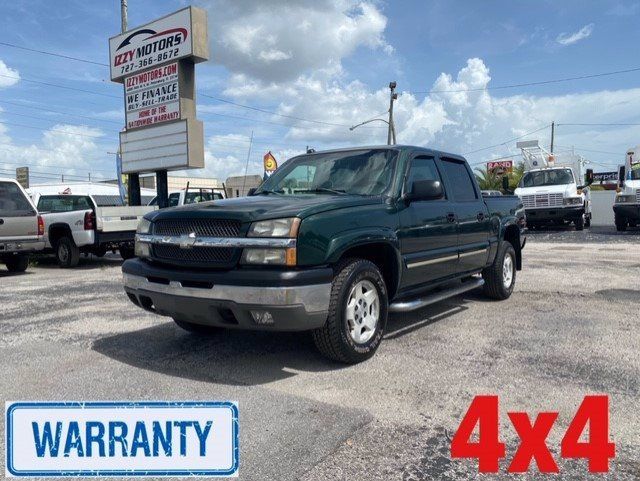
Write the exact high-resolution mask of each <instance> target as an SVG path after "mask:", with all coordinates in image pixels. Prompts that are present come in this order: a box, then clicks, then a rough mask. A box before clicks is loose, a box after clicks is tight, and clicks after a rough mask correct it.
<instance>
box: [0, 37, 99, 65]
mask: <svg viewBox="0 0 640 481" xmlns="http://www.w3.org/2000/svg"><path fill="white" fill-rule="evenodd" d="M0 45H4V46H5V47H11V48H19V49H20V50H26V51H28V52H35V53H40V54H43V55H49V56H51V57H60V58H64V59H67V60H75V61H76V62H84V63H90V64H93V65H100V66H101V67H108V66H109V64H106V63H101V62H94V61H92V60H87V59H84V58H78V57H72V56H70V55H62V54H60V53H53V52H47V51H46V50H38V49H35V48H29V47H22V46H20V45H15V44H13V43H9V42H0Z"/></svg>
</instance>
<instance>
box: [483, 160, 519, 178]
mask: <svg viewBox="0 0 640 481" xmlns="http://www.w3.org/2000/svg"><path fill="white" fill-rule="evenodd" d="M487 171H489V172H494V173H496V174H498V175H502V174H504V173H506V172H512V171H513V161H512V160H501V161H496V162H487Z"/></svg>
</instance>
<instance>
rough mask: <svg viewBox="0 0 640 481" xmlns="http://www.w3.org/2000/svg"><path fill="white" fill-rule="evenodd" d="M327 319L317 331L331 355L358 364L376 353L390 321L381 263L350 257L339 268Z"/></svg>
mask: <svg viewBox="0 0 640 481" xmlns="http://www.w3.org/2000/svg"><path fill="white" fill-rule="evenodd" d="M336 272H337V274H336V276H335V277H334V279H333V282H332V285H331V301H330V304H329V316H328V317H327V322H326V323H325V325H324V326H323V327H321V328H320V329H316V330H315V331H313V340H314V341H315V344H316V346H317V348H318V350H319V351H320V352H321V353H322V354H323V355H324V356H326V357H328V358H329V359H332V360H334V361H338V362H343V363H345V364H355V363H358V362H362V361H365V360H367V359H369V358H370V357H371V356H373V355H374V354H375V352H376V350H377V349H378V347H379V346H380V343H381V342H382V335H383V334H384V330H385V327H386V324H387V311H388V303H389V301H388V297H387V287H386V285H385V282H384V279H383V278H382V274H381V273H380V270H379V269H378V267H377V266H376V265H375V264H374V263H373V262H370V261H367V260H363V259H347V260H345V261H343V262H342V263H341V264H339V266H338V267H337V269H336Z"/></svg>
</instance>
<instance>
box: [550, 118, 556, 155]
mask: <svg viewBox="0 0 640 481" xmlns="http://www.w3.org/2000/svg"><path fill="white" fill-rule="evenodd" d="M555 135H556V122H555V121H553V122H551V153H552V154H553V141H554V140H555Z"/></svg>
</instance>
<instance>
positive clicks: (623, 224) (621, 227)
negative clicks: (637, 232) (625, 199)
mask: <svg viewBox="0 0 640 481" xmlns="http://www.w3.org/2000/svg"><path fill="white" fill-rule="evenodd" d="M616 230H617V231H618V232H624V231H625V230H627V219H626V218H625V217H622V216H620V215H617V216H616Z"/></svg>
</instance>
